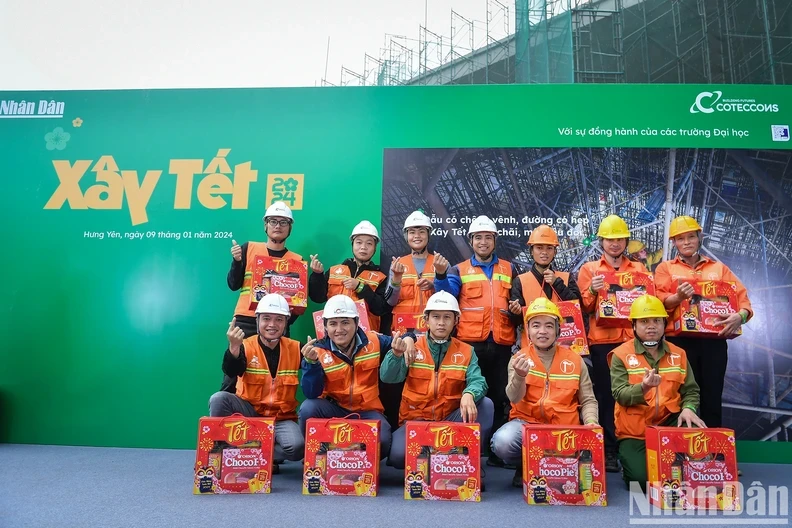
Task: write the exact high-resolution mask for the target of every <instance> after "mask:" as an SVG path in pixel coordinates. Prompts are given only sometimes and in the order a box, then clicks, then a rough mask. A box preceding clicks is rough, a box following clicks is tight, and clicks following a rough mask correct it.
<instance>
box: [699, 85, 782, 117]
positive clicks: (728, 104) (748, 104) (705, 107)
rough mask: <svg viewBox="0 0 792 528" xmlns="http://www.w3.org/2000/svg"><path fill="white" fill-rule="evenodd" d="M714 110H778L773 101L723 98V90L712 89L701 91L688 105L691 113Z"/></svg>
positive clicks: (707, 112) (711, 111)
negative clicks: (762, 101) (763, 101)
mask: <svg viewBox="0 0 792 528" xmlns="http://www.w3.org/2000/svg"><path fill="white" fill-rule="evenodd" d="M715 112H773V113H774V112H778V105H777V104H775V103H757V102H756V100H755V99H724V98H723V92H721V91H720V90H713V91H711V92H701V93H699V94H698V95H697V96H696V100H695V101H694V102H693V104H692V105H690V113H691V114H712V113H715Z"/></svg>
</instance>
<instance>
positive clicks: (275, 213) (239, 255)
mask: <svg viewBox="0 0 792 528" xmlns="http://www.w3.org/2000/svg"><path fill="white" fill-rule="evenodd" d="M293 225H294V216H293V215H292V211H291V209H289V206H287V205H286V204H285V203H283V202H275V203H273V204H272V205H270V206H269V207H268V208H267V210H266V212H265V213H264V233H266V235H267V241H266V242H245V243H243V244H242V245H241V246H240V245H239V244H237V241H236V240H231V256H232V258H233V260H232V261H231V269H230V270H229V271H228V276H227V277H226V281H227V282H228V287H229V288H231V290H232V291H237V290H239V298H238V299H237V304H236V307H235V308H234V317H235V318H236V325H237V326H238V327H239V328H241V329H242V331H243V332H244V333H245V337H250V336H253V335H256V332H257V327H256V318H255V314H254V312H253V310H252V309H251V308H250V289H251V288H252V287H253V284H252V281H253V260H254V257H256V256H257V255H264V256H270V257H274V258H284V259H292V260H302V257H301V256H300V255H298V254H297V253H294V252H293V251H289V250H288V249H286V239H287V238H289V235H291V232H292V226H293ZM297 317H298V316H297V315H294V314H292V315H290V316H289V319H288V321H287V324H286V331H285V335H286V336H287V337H288V335H289V327H290V326H291V325H292V324H293V323H294V321H296V320H297ZM235 383H236V379H235V378H230V377H228V376H225V377H224V378H223V384H222V386H221V389H220V390H225V391H228V392H230V393H235V391H236V388H235V386H234V384H235Z"/></svg>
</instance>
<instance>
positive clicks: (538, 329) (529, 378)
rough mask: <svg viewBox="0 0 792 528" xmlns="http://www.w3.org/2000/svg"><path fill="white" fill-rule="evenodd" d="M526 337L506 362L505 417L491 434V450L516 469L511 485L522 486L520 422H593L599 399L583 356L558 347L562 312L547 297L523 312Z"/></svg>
mask: <svg viewBox="0 0 792 528" xmlns="http://www.w3.org/2000/svg"><path fill="white" fill-rule="evenodd" d="M525 327H526V328H527V332H528V340H527V341H526V343H525V345H524V346H523V348H521V349H520V351H519V352H517V353H516V354H514V355H513V356H512V358H511V361H510V362H509V384H508V385H507V386H506V395H507V396H508V397H509V400H510V401H511V403H512V409H511V414H510V415H509V420H510V421H509V422H507V423H505V424H504V425H503V427H501V428H500V429H498V430H497V431H495V434H493V435H492V450H493V451H494V452H495V454H497V455H498V457H500V458H501V459H502V460H503V461H504V462H505V463H507V464H514V465H515V466H516V468H517V470H516V471H515V472H514V477H513V478H512V486H514V487H517V488H521V487H522V432H523V424H526V423H539V424H553V425H581V424H583V425H597V420H598V415H597V399H596V398H595V397H594V389H593V388H592V385H591V379H590V378H589V374H588V367H586V365H585V363H583V358H581V357H580V355H578V354H576V353H575V352H573V351H572V350H570V349H569V348H568V347H563V346H558V345H557V344H556V340H557V339H558V335H559V333H560V329H561V312H560V311H559V310H558V307H557V306H556V305H555V303H553V302H552V301H550V300H548V299H547V298H546V297H537V298H536V299H534V300H533V301H532V302H531V304H530V305H529V307H528V310H527V311H526V312H525Z"/></svg>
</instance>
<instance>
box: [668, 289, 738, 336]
mask: <svg viewBox="0 0 792 528" xmlns="http://www.w3.org/2000/svg"><path fill="white" fill-rule="evenodd" d="M683 282H687V283H688V284H690V285H691V286H692V287H693V297H692V298H690V299H685V300H684V301H682V303H681V304H680V305H679V306H678V307H677V308H676V310H674V314H673V316H672V317H671V322H672V325H673V329H672V330H671V331H670V332H669V334H668V335H674V336H686V337H690V336H692V337H709V338H714V339H722V337H721V336H719V335H718V332H720V331H721V330H723V326H722V325H717V326H716V325H715V324H714V323H715V321H717V320H718V318H719V317H720V316H723V315H729V314H733V313H737V312H738V311H739V309H740V307H739V304H738V303H737V285H736V284H735V283H733V282H725V281H691V280H684V279H681V280H680V281H679V284H682V283H683ZM740 334H742V329H740V330H738V331H737V333H736V334H732V335H730V336H727V339H734V338H735V337H737V336H738V335H740Z"/></svg>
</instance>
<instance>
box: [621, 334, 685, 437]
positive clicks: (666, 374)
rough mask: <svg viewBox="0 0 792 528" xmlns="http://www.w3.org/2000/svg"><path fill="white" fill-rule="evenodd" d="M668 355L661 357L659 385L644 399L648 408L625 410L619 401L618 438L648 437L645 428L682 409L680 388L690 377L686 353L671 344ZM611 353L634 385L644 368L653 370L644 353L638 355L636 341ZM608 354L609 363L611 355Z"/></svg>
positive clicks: (639, 407) (627, 343)
mask: <svg viewBox="0 0 792 528" xmlns="http://www.w3.org/2000/svg"><path fill="white" fill-rule="evenodd" d="M666 344H667V345H668V353H667V354H664V355H663V357H662V358H660V362H659V363H658V364H657V373H658V374H660V385H659V386H658V387H657V388H655V389H654V390H651V391H649V393H648V394H647V395H646V396H645V397H644V398H645V400H646V405H632V406H629V407H625V406H623V405H621V404H619V402H616V407H615V408H614V417H615V420H614V421H615V422H616V437H617V438H637V439H639V440H642V439H644V438H645V437H646V428H647V427H648V426H651V425H659V424H661V423H663V422H665V421H666V420H668V417H669V416H671V415H672V414H674V413H678V412H679V411H680V410H681V405H682V395H681V394H680V393H679V388H680V387H681V386H682V384H683V383H685V376H686V375H687V355H686V354H685V351H684V350H683V349H682V348H680V347H678V346H676V345H674V344H672V343H668V342H667V341H666ZM611 354H613V355H615V356H616V357H618V358H619V359H620V360H621V361H622V363H624V367H625V368H626V369H627V373H628V374H629V377H630V383H631V384H633V385H634V384H639V385H640V383H641V382H642V381H643V378H644V374H645V371H644V369H650V368H652V367H651V366H650V365H649V361H647V360H646V357H645V354H636V353H635V341H634V340H632V339H631V340H630V341H627V342H626V343H624V344H622V345H619V346H618V347H616V348H615V349H614V350H613V352H611ZM611 354H609V355H608V363H609V364H610V361H611V358H612V355H611Z"/></svg>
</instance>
